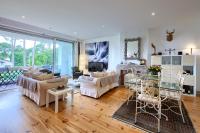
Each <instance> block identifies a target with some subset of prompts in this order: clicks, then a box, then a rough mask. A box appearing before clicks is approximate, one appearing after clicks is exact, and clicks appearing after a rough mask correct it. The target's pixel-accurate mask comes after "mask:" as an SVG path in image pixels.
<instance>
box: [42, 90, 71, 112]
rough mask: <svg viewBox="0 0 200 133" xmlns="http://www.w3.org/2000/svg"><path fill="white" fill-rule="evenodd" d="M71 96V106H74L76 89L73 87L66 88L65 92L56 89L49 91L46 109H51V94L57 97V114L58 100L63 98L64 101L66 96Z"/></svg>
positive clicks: (56, 110) (56, 109) (56, 108)
mask: <svg viewBox="0 0 200 133" xmlns="http://www.w3.org/2000/svg"><path fill="white" fill-rule="evenodd" d="M68 92H69V93H70V94H71V106H73V101H74V89H73V88H72V87H66V88H65V89H63V90H56V89H55V88H53V89H49V90H48V91H47V96H46V107H47V108H48V107H49V94H51V95H53V96H55V113H58V100H59V99H58V98H59V96H61V95H62V96H63V101H64V99H65V96H66V95H67V93H68Z"/></svg>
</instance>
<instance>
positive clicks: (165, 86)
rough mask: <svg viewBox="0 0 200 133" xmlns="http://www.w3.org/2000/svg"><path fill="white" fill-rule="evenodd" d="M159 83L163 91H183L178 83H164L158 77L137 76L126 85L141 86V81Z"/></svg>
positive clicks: (148, 75)
mask: <svg viewBox="0 0 200 133" xmlns="http://www.w3.org/2000/svg"><path fill="white" fill-rule="evenodd" d="M148 80H151V81H157V82H158V84H159V85H158V86H157V87H160V89H161V90H166V91H173V92H174V91H182V90H181V88H180V86H179V84H178V83H176V82H167V81H163V80H162V79H161V78H160V77H159V76H157V75H150V74H147V75H136V76H135V77H134V78H133V79H130V80H128V81H125V83H126V84H129V85H141V81H148Z"/></svg>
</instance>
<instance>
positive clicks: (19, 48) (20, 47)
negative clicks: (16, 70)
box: [14, 39, 24, 66]
mask: <svg viewBox="0 0 200 133" xmlns="http://www.w3.org/2000/svg"><path fill="white" fill-rule="evenodd" d="M14 45H15V47H14V48H15V49H14V66H23V65H24V40H22V39H17V40H15V43H14Z"/></svg>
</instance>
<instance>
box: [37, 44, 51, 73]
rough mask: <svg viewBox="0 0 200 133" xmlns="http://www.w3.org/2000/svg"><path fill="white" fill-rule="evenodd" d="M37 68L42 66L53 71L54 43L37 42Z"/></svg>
mask: <svg viewBox="0 0 200 133" xmlns="http://www.w3.org/2000/svg"><path fill="white" fill-rule="evenodd" d="M34 64H35V65H36V66H42V67H43V68H47V69H50V70H52V65H53V43H52V41H51V42H50V41H37V42H36V45H35V62H34Z"/></svg>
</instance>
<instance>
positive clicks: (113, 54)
mask: <svg viewBox="0 0 200 133" xmlns="http://www.w3.org/2000/svg"><path fill="white" fill-rule="evenodd" d="M137 37H141V39H142V40H141V58H144V59H147V55H148V47H149V45H148V44H149V40H148V32H147V31H139V32H134V33H121V34H117V35H113V36H107V37H100V38H95V39H90V40H85V42H84V44H85V43H92V42H102V41H109V62H108V70H116V66H117V65H118V64H120V63H121V62H122V61H123V62H124V46H125V44H124V39H125V38H137ZM84 44H82V45H81V54H82V55H83V54H85V45H84ZM127 62H135V63H136V61H134V60H129V61H127Z"/></svg>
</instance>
